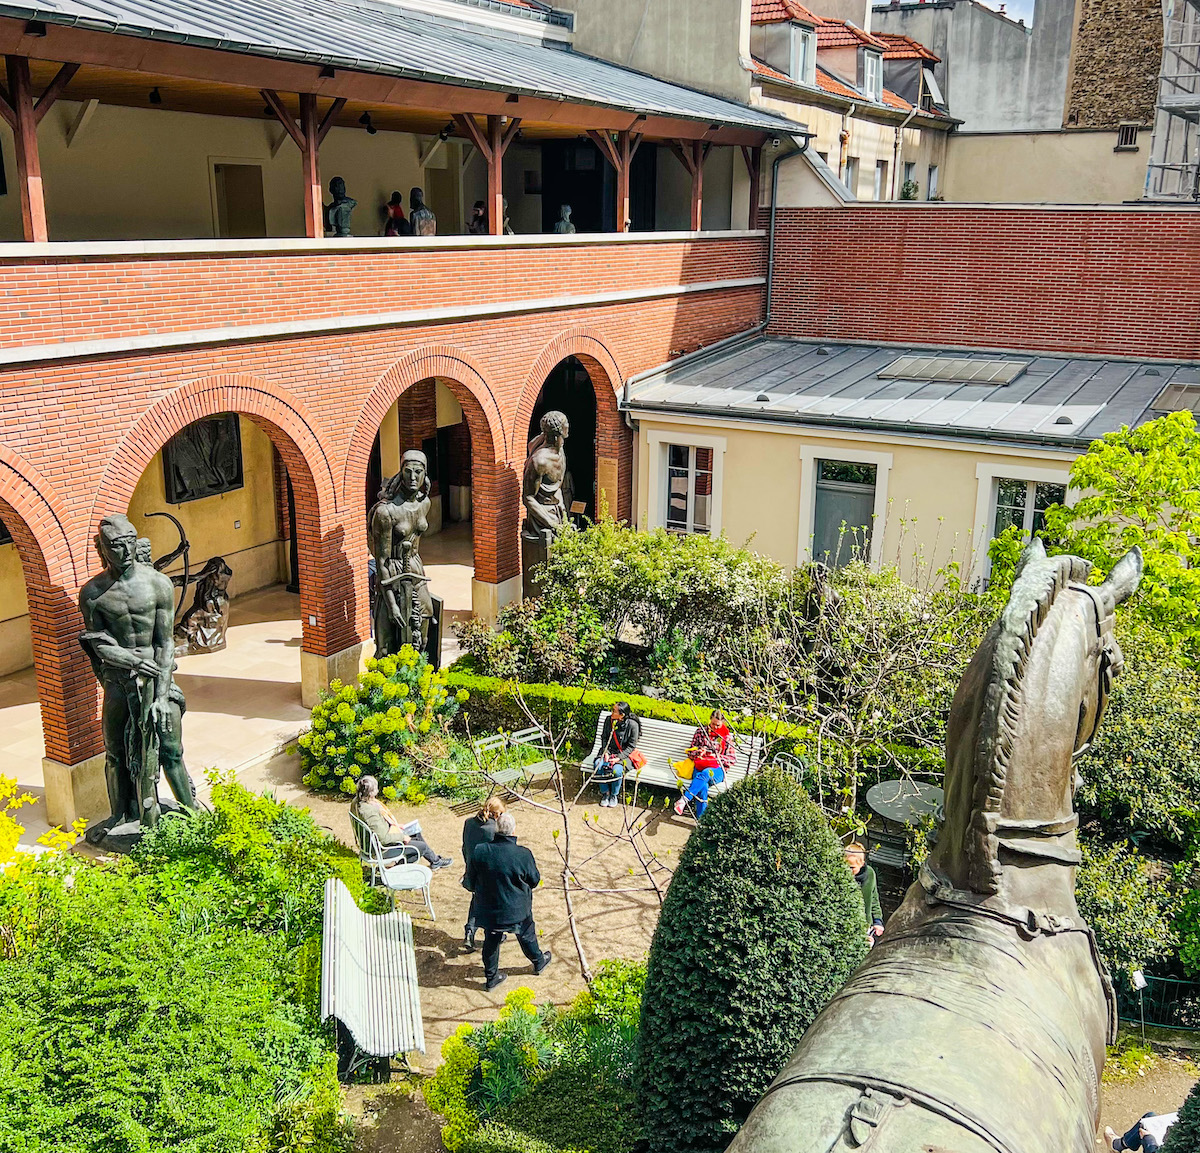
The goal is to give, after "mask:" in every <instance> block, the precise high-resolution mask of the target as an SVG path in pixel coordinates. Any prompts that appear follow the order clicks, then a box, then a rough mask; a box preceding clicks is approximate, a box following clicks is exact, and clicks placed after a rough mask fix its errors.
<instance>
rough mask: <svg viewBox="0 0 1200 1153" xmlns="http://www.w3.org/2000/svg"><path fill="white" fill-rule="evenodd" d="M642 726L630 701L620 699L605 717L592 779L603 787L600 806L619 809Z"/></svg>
mask: <svg viewBox="0 0 1200 1153" xmlns="http://www.w3.org/2000/svg"><path fill="white" fill-rule="evenodd" d="M641 735H642V730H641V726H640V725H639V724H638V721H637V717H635V716H634V715H633V710H632V709H631V708H630V707H629V702H628V701H617V703H616V704H615V705H613V707H612V712H611V713H610V714H609V715H608V716H607V717H605V718H604V728H603V729H602V730H601V732H600V755H599V756H598V757H597V758H596V759H595V760H594V761H593V762H592V769H593V770H594V772H595V775H594V776H593V777H592V780H594V781H595V782H596V788H598V789H599V790H600V807H601V808H602V809H615V808H616V807H617V798H618V797H619V796H620V795H621V778H622V777H623V776H624V775H625V772H626V770H627V769H628V768H629V754H630V753H632V752H633V750H634V749H636V748H637V743H638V738H639V737H641Z"/></svg>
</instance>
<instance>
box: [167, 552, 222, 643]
mask: <svg viewBox="0 0 1200 1153" xmlns="http://www.w3.org/2000/svg"><path fill="white" fill-rule="evenodd" d="M232 579H233V569H231V568H230V567H229V565H228V564H226V562H225V558H224V557H223V556H212V557H209V558H208V561H207V562H206V563H205V565H204V567H203V568H202V569H201V570H200V571H199V572H198V573H197V574H196V575H195V576H194V577H192V578H191V580H192V581H193V582H194V583H195V585H196V594H195V596H194V597H193V598H192V606H191V608H189V609H188V610H187V612H185V613H184V614H183V616H182V617H180V618H179V623H178V624H177V625H176V626H175V652H176V653H177V654H178V655H179V656H189V655H193V654H195V653H215V652H220V650H221V649H223V648H224V647H225V637H226V634H227V633H228V632H229V582H230V580H232ZM173 580H174V581H175V582H177V581H178V578H173Z"/></svg>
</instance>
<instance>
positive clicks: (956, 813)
mask: <svg viewBox="0 0 1200 1153" xmlns="http://www.w3.org/2000/svg"><path fill="white" fill-rule="evenodd" d="M1089 569H1090V566H1089V564H1088V563H1087V562H1086V561H1083V560H1080V559H1079V558H1078V557H1072V556H1056V557H1047V556H1046V554H1045V550H1044V549H1043V548H1042V545H1041V543H1040V542H1038V541H1035V542H1034V543H1033V544H1032V545H1031V546H1030V547H1029V548H1028V549H1027V550H1026V552H1025V555H1024V556H1023V558H1022V561H1021V566H1020V568H1019V570H1018V574H1017V577H1016V580H1015V582H1014V584H1013V588H1012V592H1011V595H1010V597H1009V600H1008V604H1007V605H1006V606H1005V608H1004V610H1003V612H1002V613H1001V615H1000V618H999V620H997V621H996V623H995V624H994V625H993V626H992V628H991V630H990V631H989V632H988V634H987V636H986V638H985V639H984V641H983V643H982V644H981V645H980V648H979V650H978V651H977V652H976V654H975V656H974V658H973V659H972V661H971V663H970V665H969V666H968V668H967V670H966V673H965V674H964V676H963V679H962V682H961V683H960V684H959V687H958V691H957V692H956V693H955V696H954V701H953V704H952V705H951V710H950V721H949V727H948V731H947V741H946V744H947V750H946V801H945V822H944V824H943V826H942V828H941V830H940V833H939V835H938V839H937V844H936V846H935V847H934V848H933V850H932V851H931V853H930V855H929V858H928V860H927V861H926V863H925V864H924V865H923V866H922V867H921V870H920V875H919V877H918V879H917V881H916V882H915V883H914V884H913V885H912V887H911V888H910V889H909V891H908V893H907V895H906V897H905V899H904V903H903V904H902V905H901V907H900V908H899V909H898V910H897V912H896V914H895V915H894V916H893V917H892V919H891V921H890V922H889V923H888V926H887V930H886V932H885V933H884V935H883V937H882V938H880V940H879V942H878V944H877V945H876V946H875V948H874V949H872V950H871V952H870V954H869V955H868V957H867V960H866V961H865V962H864V963H863V965H862V966H861V967H860V968H859V969H858V971H857V972H856V973H855V974H854V976H853V977H851V978H850V980H849V982H847V984H846V986H845V988H843V989H842V990H841V992H840V993H838V995H837V996H836V997H834V999H833V1000H832V1001H831V1002H830V1004H829V1005H827V1006H826V1008H825V1009H824V1010H823V1011H822V1013H821V1014H820V1016H819V1017H818V1018H817V1019H816V1021H814V1022H813V1024H812V1026H811V1027H810V1028H809V1029H808V1031H807V1033H806V1034H805V1035H804V1037H803V1039H802V1040H801V1042H800V1044H799V1046H798V1047H797V1049H796V1051H795V1052H794V1053H793V1054H792V1057H791V1059H790V1060H789V1062H788V1064H787V1065H786V1066H785V1068H784V1070H783V1072H782V1073H780V1074H779V1076H778V1077H777V1078H776V1079H775V1081H774V1082H773V1084H772V1085H771V1087H770V1088H769V1089H768V1090H767V1093H766V1095H765V1096H764V1097H763V1099H762V1100H761V1101H759V1103H758V1104H757V1105H756V1106H755V1107H754V1109H753V1111H752V1112H751V1114H750V1117H749V1118H748V1120H747V1121H746V1124H745V1125H744V1126H743V1127H742V1129H741V1131H740V1132H739V1133H738V1135H737V1137H736V1138H735V1139H734V1141H733V1143H732V1144H731V1145H730V1146H729V1151H728V1153H841V1151H843V1150H846V1151H848V1150H863V1151H864V1153H1047V1151H1049V1150H1054V1153H1089V1151H1090V1150H1092V1149H1093V1142H1094V1140H1095V1135H1096V1127H1097V1125H1098V1122H1099V1090H1100V1071H1101V1069H1102V1068H1103V1065H1104V1056H1105V1044H1106V1042H1108V1041H1109V1040H1110V1039H1112V1038H1114V1037H1115V1026H1116V1009H1115V1003H1114V999H1113V993H1112V986H1111V983H1110V981H1109V979H1108V974H1107V973H1106V971H1105V969H1104V965H1103V962H1102V961H1101V959H1100V956H1099V954H1098V952H1097V950H1096V943H1095V938H1094V936H1093V934H1092V931H1091V929H1090V928H1089V927H1088V926H1087V924H1086V923H1085V922H1084V921H1083V919H1082V917H1081V916H1080V914H1079V910H1078V909H1077V908H1076V905H1075V868H1076V866H1077V865H1078V863H1079V859H1080V857H1079V850H1078V847H1077V844H1076V835H1075V832H1076V826H1077V824H1078V818H1077V816H1076V814H1075V811H1074V794H1075V790H1076V787H1077V785H1078V783H1079V780H1080V778H1079V776H1078V775H1077V772H1076V768H1075V760H1076V758H1077V757H1078V756H1079V755H1080V754H1081V753H1083V752H1084V751H1085V750H1086V749H1087V748H1088V746H1089V744H1090V742H1091V740H1092V738H1093V736H1094V734H1095V732H1096V729H1097V727H1098V726H1099V724H1100V720H1101V717H1102V716H1103V714H1104V709H1105V705H1106V703H1107V700H1108V695H1109V690H1110V687H1111V685H1112V680H1113V678H1114V677H1115V676H1116V675H1117V674H1118V673H1119V672H1120V670H1121V666H1122V657H1121V650H1120V648H1119V646H1118V645H1117V642H1116V639H1115V638H1114V637H1113V635H1112V626H1113V610H1114V609H1115V608H1116V606H1117V605H1119V604H1120V603H1121V602H1122V601H1124V600H1126V599H1127V598H1128V597H1129V596H1130V595H1131V594H1132V593H1133V591H1134V590H1135V589H1136V588H1137V585H1138V582H1139V580H1140V579H1141V571H1142V560H1141V554H1140V553H1139V552H1138V551H1137V550H1136V549H1135V550H1134V551H1133V552H1131V553H1129V554H1127V555H1126V556H1125V557H1124V558H1123V559H1122V560H1121V561H1120V562H1119V563H1118V564H1117V565H1116V566H1115V567H1114V569H1113V571H1112V572H1111V573H1110V574H1109V576H1108V579H1107V580H1106V581H1104V583H1103V584H1099V585H1094V586H1089V585H1088V584H1087V583H1086V581H1087V577H1088V572H1089Z"/></svg>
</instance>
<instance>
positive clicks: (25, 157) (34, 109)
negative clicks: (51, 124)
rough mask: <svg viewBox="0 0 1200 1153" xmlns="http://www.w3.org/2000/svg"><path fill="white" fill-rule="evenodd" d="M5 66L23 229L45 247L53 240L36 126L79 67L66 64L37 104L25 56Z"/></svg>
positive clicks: (0, 101)
mask: <svg viewBox="0 0 1200 1153" xmlns="http://www.w3.org/2000/svg"><path fill="white" fill-rule="evenodd" d="M6 63H7V65H8V69H7V71H8V91H7V92H0V117H3V119H4V121H5V123H7V124H8V126H9V127H10V128H11V129H12V131H13V142H14V144H15V145H16V153H17V184H18V186H19V190H20V196H21V229H22V233H23V235H24V237H25V239H26V240H28V241H31V242H33V243H44V242H45V241H47V240H49V239H50V233H49V230H48V229H47V227H46V199H45V195H44V194H43V191H42V162H41V157H40V155H39V153H38V140H37V126H38V125H39V124H40V123H41V121H42V118H43V117H44V116H45V115H46V113H47V112H49V111H50V109H51V107H52V106H53V104H54V102H55V101H56V100H57V99H58V98H59V97H60V96H61V95H62V93H63V90H64V89H65V88H66V86H67V85H68V84H69V83H70V82H71V77H72V76H74V75H75V73H76V72H78V71H79V65H78V64H64V65H63V66H62V67H61V68H60V69H59V70H58V74H57V75H56V76H55V77H54V79H53V80H51V81H50V84H49V85H48V86H47V88H46V91H45V92H43V93H42V95H41V97H40V98H39V99H38V100H37V102H36V103H35V102H34V99H33V88H32V86H31V84H30V82H29V61H28V60H27V59H26V58H25V57H24V56H9V57H8V58H7V61H6Z"/></svg>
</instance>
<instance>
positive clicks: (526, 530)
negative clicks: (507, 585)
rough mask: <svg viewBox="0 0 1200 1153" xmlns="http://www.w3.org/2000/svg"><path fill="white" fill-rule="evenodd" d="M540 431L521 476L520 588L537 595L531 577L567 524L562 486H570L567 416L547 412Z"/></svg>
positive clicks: (535, 583)
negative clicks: (521, 575) (566, 442)
mask: <svg viewBox="0 0 1200 1153" xmlns="http://www.w3.org/2000/svg"><path fill="white" fill-rule="evenodd" d="M541 429H542V431H541V434H540V435H538V436H536V437H534V438H533V440H532V441H530V442H529V453H528V455H527V456H526V458H525V471H524V473H523V474H522V477H521V502H522V503H523V504H524V505H525V523H524V524H523V525H522V527H521V569H522V572H523V574H524V575H523V579H522V585H523V591H524V595H525V596H527V597H536V596H539V595H540V593H541V586H540V584H539V582H538V581H537V579H536V578H535V576H534V573H535V572H536V570H537V567H538V565H540V564H541V563H542V562H543V561H545V559H546V558H547V556H549V554H550V544H551V542H552V541H553V540H554V537H555V536H557V535H558V533H559V532H561V531H562V528H563V525H565V524H566V523H567V505H566V502H565V498H564V493H563V489H564V486H568V485H569V480H568V477H569V473H568V472H567V450H566V447H565V441H566V439H567V437H568V436H569V435H570V433H571V429H570V426H569V425H568V423H567V418H566V416H565V415H564V414H563V413H561V412H548V413H546V414H545V415H544V416H543V417H542V419H541Z"/></svg>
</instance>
